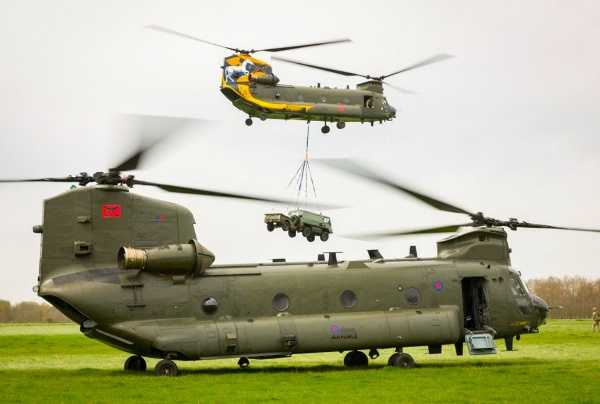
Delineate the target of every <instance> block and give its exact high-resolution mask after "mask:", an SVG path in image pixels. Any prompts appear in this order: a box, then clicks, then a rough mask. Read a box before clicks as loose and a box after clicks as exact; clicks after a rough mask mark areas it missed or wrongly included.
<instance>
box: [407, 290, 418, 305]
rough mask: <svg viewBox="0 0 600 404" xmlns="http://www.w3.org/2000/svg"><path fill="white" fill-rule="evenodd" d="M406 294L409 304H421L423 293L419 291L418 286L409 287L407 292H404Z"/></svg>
mask: <svg viewBox="0 0 600 404" xmlns="http://www.w3.org/2000/svg"><path fill="white" fill-rule="evenodd" d="M404 296H405V297H406V301H407V302H408V304H413V305H416V304H419V301H420V300H421V294H420V293H419V289H417V288H408V289H406V292H404Z"/></svg>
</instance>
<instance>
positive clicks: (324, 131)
mask: <svg viewBox="0 0 600 404" xmlns="http://www.w3.org/2000/svg"><path fill="white" fill-rule="evenodd" d="M329 130H330V128H329V126H327V124H325V125H323V127H322V128H321V133H329Z"/></svg>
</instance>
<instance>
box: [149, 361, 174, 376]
mask: <svg viewBox="0 0 600 404" xmlns="http://www.w3.org/2000/svg"><path fill="white" fill-rule="evenodd" d="M154 373H156V376H177V375H178V374H179V369H178V368H177V365H176V364H175V362H173V361H172V360H170V359H163V360H161V361H160V362H158V363H157V364H156V366H155V367H154Z"/></svg>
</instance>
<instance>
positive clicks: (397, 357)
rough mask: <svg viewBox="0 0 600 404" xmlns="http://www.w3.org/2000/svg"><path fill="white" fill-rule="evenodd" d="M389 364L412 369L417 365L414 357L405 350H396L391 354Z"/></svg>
mask: <svg viewBox="0 0 600 404" xmlns="http://www.w3.org/2000/svg"><path fill="white" fill-rule="evenodd" d="M388 365H390V366H393V367H395V368H402V369H410V368H414V367H415V366H416V364H415V360H414V359H413V357H412V356H410V355H409V354H407V353H405V352H396V353H394V354H393V355H392V356H390V359H389V360H388Z"/></svg>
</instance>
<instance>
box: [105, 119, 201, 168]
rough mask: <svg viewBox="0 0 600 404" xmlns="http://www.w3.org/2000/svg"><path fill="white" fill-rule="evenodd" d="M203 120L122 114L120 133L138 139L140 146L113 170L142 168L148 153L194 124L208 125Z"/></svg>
mask: <svg viewBox="0 0 600 404" xmlns="http://www.w3.org/2000/svg"><path fill="white" fill-rule="evenodd" d="M206 122H207V121H204V120H202V119H192V118H180V117H170V116H159V115H137V114H121V115H119V117H118V119H117V126H118V131H119V132H121V133H120V136H121V137H122V138H135V139H138V140H139V142H140V144H139V146H138V147H137V148H136V149H135V150H134V151H133V152H131V154H129V156H127V157H126V158H124V159H122V160H121V161H120V162H119V163H118V164H117V165H115V166H114V167H113V168H112V170H114V171H118V172H120V171H132V170H135V169H137V168H139V166H140V162H141V160H142V159H143V158H144V156H145V155H147V153H148V152H149V151H150V150H151V149H153V148H156V147H157V146H158V145H159V144H162V143H163V142H164V141H166V140H168V139H169V138H171V137H172V136H173V135H175V134H177V133H179V132H181V131H182V130H184V129H186V128H188V127H190V126H191V125H192V124H198V123H206Z"/></svg>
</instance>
